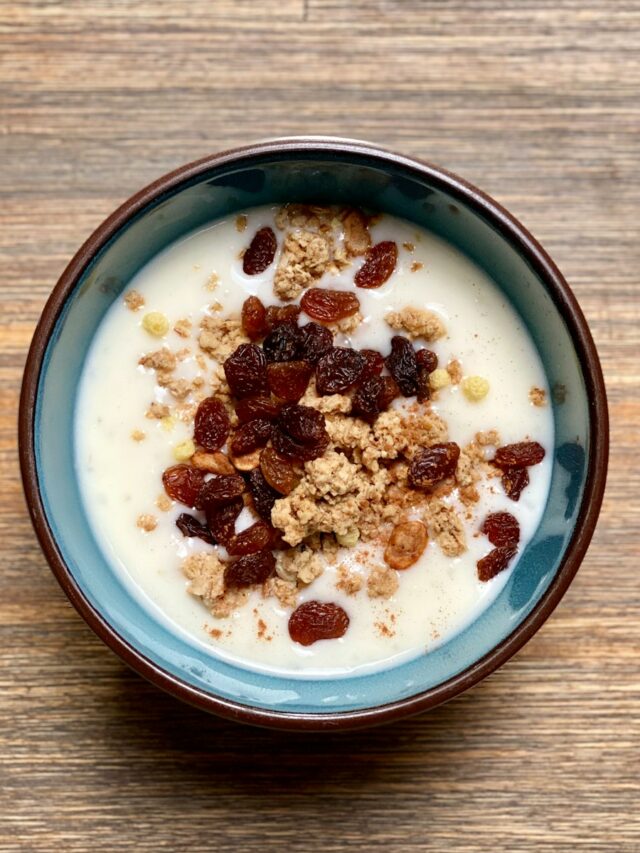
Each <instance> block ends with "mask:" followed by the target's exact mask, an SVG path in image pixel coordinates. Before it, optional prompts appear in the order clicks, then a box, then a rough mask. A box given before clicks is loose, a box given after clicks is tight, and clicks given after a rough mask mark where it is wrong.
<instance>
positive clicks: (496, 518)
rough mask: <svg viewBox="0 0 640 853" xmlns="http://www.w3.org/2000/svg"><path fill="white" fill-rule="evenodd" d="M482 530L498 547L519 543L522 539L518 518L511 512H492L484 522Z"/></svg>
mask: <svg viewBox="0 0 640 853" xmlns="http://www.w3.org/2000/svg"><path fill="white" fill-rule="evenodd" d="M482 532H483V533H484V535H485V536H486V537H487V539H488V540H489V542H491V544H492V545H495V546H496V547H503V546H505V545H506V546H509V545H517V544H518V541H519V539H520V525H519V524H518V519H517V518H514V516H513V515H511V513H510V512H492V513H490V514H489V515H488V516H487V517H486V518H485V520H484V522H483V524H482Z"/></svg>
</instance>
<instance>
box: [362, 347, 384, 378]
mask: <svg viewBox="0 0 640 853" xmlns="http://www.w3.org/2000/svg"><path fill="white" fill-rule="evenodd" d="M360 355H363V356H364V358H365V360H366V361H365V365H364V370H363V371H362V374H361V376H360V382H362V381H363V380H365V379H369V378H370V377H371V376H380V374H381V373H382V368H383V367H384V358H383V357H382V355H381V354H380V353H379V352H378V351H377V350H375V349H361V350H360Z"/></svg>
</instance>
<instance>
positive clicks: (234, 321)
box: [198, 316, 249, 362]
mask: <svg viewBox="0 0 640 853" xmlns="http://www.w3.org/2000/svg"><path fill="white" fill-rule="evenodd" d="M200 328H201V330H202V331H201V332H200V336H199V337H198V344H199V346H200V349H201V350H203V351H204V352H206V353H207V355H209V356H211V357H212V358H215V359H216V360H217V361H220V362H222V361H224V360H225V359H226V358H227V357H228V356H229V355H231V353H232V352H233V351H234V350H235V349H237V347H239V346H240V344H247V343H249V338H248V337H247V336H246V335H245V333H244V332H243V330H242V322H241V320H240V318H239V317H227V318H225V319H223V318H222V317H211V316H206V317H203V318H202V322H201V323H200Z"/></svg>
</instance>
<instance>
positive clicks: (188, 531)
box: [176, 512, 216, 545]
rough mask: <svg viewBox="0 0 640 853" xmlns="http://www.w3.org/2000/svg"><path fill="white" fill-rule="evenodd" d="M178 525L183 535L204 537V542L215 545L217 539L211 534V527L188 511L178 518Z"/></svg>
mask: <svg viewBox="0 0 640 853" xmlns="http://www.w3.org/2000/svg"><path fill="white" fill-rule="evenodd" d="M176 526H177V527H178V530H179V531H180V532H181V533H182V535H183V536H187V537H196V538H197V539H202V540H203V542H208V543H209V545H215V544H216V542H215V539H214V538H213V536H212V535H211V532H210V531H209V528H208V527H207V526H206V525H205V524H203V523H202V522H201V521H198V519H197V518H196V517H195V516H193V515H189V513H188V512H183V513H182V514H181V515H179V516H178V518H177V519H176Z"/></svg>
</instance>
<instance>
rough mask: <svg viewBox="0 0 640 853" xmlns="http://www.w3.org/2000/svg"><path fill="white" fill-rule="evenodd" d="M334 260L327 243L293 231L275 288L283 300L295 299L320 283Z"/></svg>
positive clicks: (316, 235)
mask: <svg viewBox="0 0 640 853" xmlns="http://www.w3.org/2000/svg"><path fill="white" fill-rule="evenodd" d="M330 259H331V255H330V251H329V242H328V240H327V239H326V238H325V237H323V236H321V235H320V234H314V233H313V232H311V231H292V232H290V233H289V234H287V236H286V237H285V240H284V245H283V247H282V254H281V256H280V261H279V263H278V267H277V269H276V272H275V276H274V280H273V287H274V291H275V294H276V296H279V297H280V299H296V298H297V297H298V296H300V294H301V293H302V291H303V290H304V289H305V288H307V287H309V286H310V285H311V284H312V283H313V282H314V281H317V280H318V279H319V278H320V277H321V276H322V274H323V273H324V271H325V270H326V268H327V266H328V264H329V261H330Z"/></svg>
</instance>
